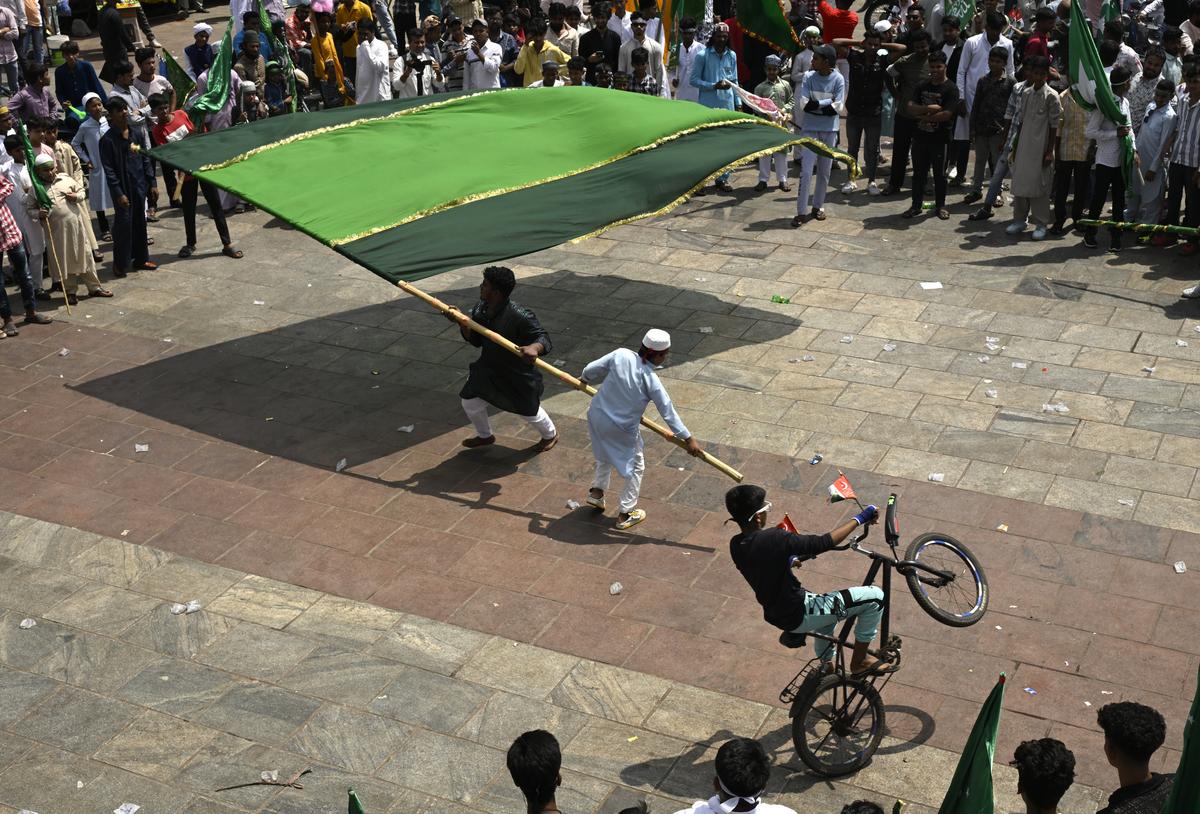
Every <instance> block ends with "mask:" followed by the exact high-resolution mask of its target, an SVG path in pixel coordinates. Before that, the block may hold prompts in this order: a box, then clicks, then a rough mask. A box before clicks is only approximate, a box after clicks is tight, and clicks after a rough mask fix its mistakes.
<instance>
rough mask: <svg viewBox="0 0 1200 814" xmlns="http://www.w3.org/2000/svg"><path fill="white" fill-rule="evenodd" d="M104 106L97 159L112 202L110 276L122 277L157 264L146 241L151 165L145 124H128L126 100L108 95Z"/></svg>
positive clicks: (152, 179)
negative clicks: (105, 119) (103, 128)
mask: <svg viewBox="0 0 1200 814" xmlns="http://www.w3.org/2000/svg"><path fill="white" fill-rule="evenodd" d="M105 109H106V110H107V111H108V132H107V133H105V134H104V135H103V136H101V137H100V163H101V165H102V166H103V167H104V180H105V182H106V183H107V184H108V191H109V194H110V195H111V196H112V199H113V204H114V205H115V215H114V217H113V228H112V238H113V276H114V277H124V276H125V275H126V274H128V273H129V272H130V271H133V270H138V271H141V270H145V271H153V270H154V269H156V268H158V264H157V263H152V262H150V253H149V250H148V248H147V242H146V237H147V236H146V191H147V190H148V189H149V187H150V184H152V183H153V182H154V168H153V167H152V166H151V164H150V158H149V156H148V153H149V150H150V140H149V139H148V138H146V130H145V128H141V127H131V126H130V124H129V104H128V103H127V102H126V101H125V100H124V99H122V98H121V97H120V96H110V97H109V99H108V102H107V104H106V105H105ZM142 142H144V143H142ZM135 145H136V148H137V149H136V150H135V149H134V148H135Z"/></svg>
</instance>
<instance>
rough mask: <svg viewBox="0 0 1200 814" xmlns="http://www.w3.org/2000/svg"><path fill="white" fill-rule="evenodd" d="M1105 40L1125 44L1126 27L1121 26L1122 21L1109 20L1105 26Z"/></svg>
mask: <svg viewBox="0 0 1200 814" xmlns="http://www.w3.org/2000/svg"><path fill="white" fill-rule="evenodd" d="M1104 39H1106V40H1115V41H1116V42H1123V41H1124V39H1125V26H1123V25H1121V21H1120V20H1109V21H1108V22H1107V23H1105V24H1104Z"/></svg>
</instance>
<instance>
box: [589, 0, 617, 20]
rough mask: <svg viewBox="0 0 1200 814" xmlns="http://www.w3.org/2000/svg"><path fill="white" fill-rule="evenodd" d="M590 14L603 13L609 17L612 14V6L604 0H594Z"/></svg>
mask: <svg viewBox="0 0 1200 814" xmlns="http://www.w3.org/2000/svg"><path fill="white" fill-rule="evenodd" d="M592 14H593V16H594V15H596V14H604V15H606V16H609V17H611V16H612V6H611V5H610V4H609V3H607V2H606V1H605V0H594V2H593V3H592Z"/></svg>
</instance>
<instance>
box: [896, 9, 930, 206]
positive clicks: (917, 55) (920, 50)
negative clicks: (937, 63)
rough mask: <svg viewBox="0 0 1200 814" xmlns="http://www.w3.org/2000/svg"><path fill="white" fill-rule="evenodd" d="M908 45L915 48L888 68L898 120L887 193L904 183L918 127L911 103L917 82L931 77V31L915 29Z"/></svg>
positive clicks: (898, 189)
mask: <svg viewBox="0 0 1200 814" xmlns="http://www.w3.org/2000/svg"><path fill="white" fill-rule="evenodd" d="M908 47H909V48H911V49H912V52H911V53H909V54H905V55H904V56H902V57H900V58H899V59H898V60H896V61H895V62H893V63H892V64H891V65H889V66H888V69H887V84H888V90H890V91H891V93H892V95H893V96H894V97H896V123H895V127H894V130H893V132H892V170H891V174H890V177H889V178H888V184H887V187H885V188H884V190H883V194H885V195H893V194H895V193H897V192H899V191H900V188H901V187H903V186H904V173H905V172H906V171H907V170H908V151H909V149H910V147H911V146H912V140H913V132H914V131H915V130H916V127H917V123H916V120H915V119H914V118H913V117H912V115H911V114H910V113H909V112H908V103H909V101H911V100H912V98H913V92H914V91H915V90H916V88H917V85H919V84H921V83H922V82H924V81H925V80H926V79H928V78H929V33H928V32H926V31H917V32H914V33H913V34H912V35H910V36H909V40H908ZM938 53H941V52H940V51H939V52H938ZM943 64H944V63H943Z"/></svg>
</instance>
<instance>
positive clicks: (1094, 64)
mask: <svg viewBox="0 0 1200 814" xmlns="http://www.w3.org/2000/svg"><path fill="white" fill-rule="evenodd" d="M1067 59H1068V62H1069V64H1068V66H1067V70H1068V72H1069V76H1070V79H1071V95H1072V96H1074V97H1075V101H1076V102H1078V103H1079V105H1080V106H1081V107H1082V108H1083V109H1084V110H1096V109H1099V110H1100V112H1101V113H1103V114H1104V118H1106V119H1108V120H1109V121H1110V122H1112V123H1113V124H1115V125H1117V126H1118V127H1125V128H1127V129H1129V132H1127V133H1126V134H1125V137H1124V138H1123V139H1122V140H1121V153H1122V156H1121V169H1122V171H1123V172H1124V175H1125V185H1126V188H1127V189H1128V188H1129V184H1130V181H1131V180H1132V178H1133V171H1134V170H1133V135H1132V132H1133V131H1132V129H1130V128H1129V117H1128V116H1126V115H1125V114H1124V113H1122V112H1121V106H1120V104H1119V103H1118V102H1117V97H1116V96H1114V95H1113V92H1112V85H1110V84H1109V81H1108V74H1107V73H1105V71H1104V64H1103V63H1102V62H1101V61H1100V53H1099V52H1098V51H1097V50H1096V40H1095V39H1093V38H1092V27H1091V25H1090V24H1089V23H1088V20H1087V17H1085V16H1084V14H1083V3H1072V4H1071V38H1070V42H1069V45H1068V47H1067Z"/></svg>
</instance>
